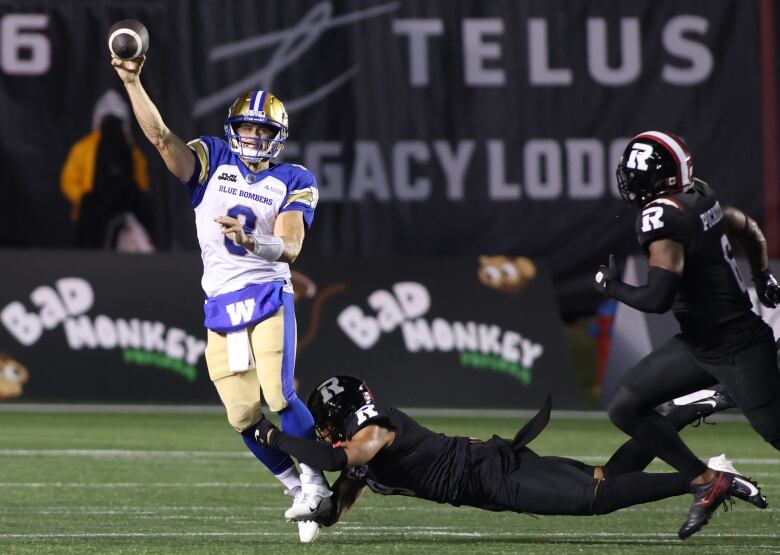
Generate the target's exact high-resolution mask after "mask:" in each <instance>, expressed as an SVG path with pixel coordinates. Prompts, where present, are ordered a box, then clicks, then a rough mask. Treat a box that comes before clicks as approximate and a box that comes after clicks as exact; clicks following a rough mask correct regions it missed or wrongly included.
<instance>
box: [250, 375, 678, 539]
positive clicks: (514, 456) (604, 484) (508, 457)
mask: <svg viewBox="0 0 780 555" xmlns="http://www.w3.org/2000/svg"><path fill="white" fill-rule="evenodd" d="M340 378H341V377H340ZM549 417H550V400H549V398H548V400H547V403H546V404H545V406H544V408H543V409H542V410H541V411H540V412H539V413H538V414H537V416H536V417H534V418H533V419H532V420H531V421H529V423H528V424H527V425H526V426H525V427H524V428H523V429H522V430H520V431H519V432H518V434H517V436H515V438H514V440H512V441H509V440H506V439H502V438H500V437H498V436H493V438H492V439H490V440H488V441H484V442H483V441H478V440H475V439H470V438H466V437H451V436H447V435H444V434H440V433H436V432H433V431H431V430H429V429H427V428H425V427H423V426H421V425H420V424H418V423H417V422H415V421H414V420H413V419H412V418H410V417H409V416H408V415H406V414H405V413H404V412H402V411H400V410H398V409H396V408H393V407H387V406H383V405H379V404H375V403H369V404H367V405H364V406H362V407H359V408H358V409H357V410H355V411H354V412H353V413H352V415H351V416H350V417H348V418H347V419H346V421H345V423H344V432H343V436H342V437H344V441H339V442H336V443H330V442H329V441H331V433H332V430H331V429H328V428H327V427H326V428H324V429H323V428H320V431H321V433H322V436H323V437H324V438H325V441H324V442H317V441H312V440H300V439H297V438H294V437H292V436H289V435H287V434H285V433H283V432H281V431H279V430H278V429H277V428H275V427H274V426H273V425H272V424H270V423H269V422H268V420H262V421H261V422H260V423H259V424H258V430H257V433H256V438H258V440H259V441H260V443H261V444H262V445H264V446H272V447H275V448H277V449H280V450H281V451H284V452H287V453H289V454H291V455H293V456H294V457H296V458H297V459H298V460H300V461H302V462H304V463H306V464H317V465H318V468H323V469H324V470H328V471H334V470H341V471H342V473H341V475H340V477H339V478H338V480H337V481H336V482H335V483H334V485H333V490H334V497H333V501H334V503H333V504H334V511H333V513H332V515H331V516H330V517H329V518H327V519H324V520H323V521H322V523H323V524H325V525H331V524H334V523H335V522H337V521H338V520H339V519H340V518H341V517H342V516H343V515H344V514H345V513H346V511H347V510H348V509H349V508H350V507H351V506H352V505H354V503H355V502H356V501H357V499H358V498H359V496H360V493H361V492H362V490H363V488H364V487H365V486H368V487H369V488H370V489H371V490H372V491H374V492H376V493H379V494H383V495H408V496H413V497H417V498H420V499H428V500H430V501H436V502H438V503H448V504H450V505H455V506H460V505H469V506H472V507H477V508H481V509H487V510H491V511H516V512H529V513H535V514H551V515H594V514H605V513H609V512H612V511H615V510H617V509H621V508H623V507H628V506H631V505H636V504H639V503H646V502H649V501H655V500H658V499H664V498H667V497H671V496H675V495H682V494H684V493H687V492H688V491H689V489H688V486H687V481H686V480H685V478H684V477H683V476H682V475H680V474H678V473H665V474H649V473H644V472H631V473H627V474H623V475H621V476H611V477H610V478H609V479H606V480H603V479H597V478H595V477H594V471H595V470H596V469H595V468H594V467H593V466H589V465H587V464H585V463H582V462H580V461H575V460H572V459H566V458H562V457H542V456H540V455H537V454H536V453H535V452H534V451H532V450H531V449H529V448H528V447H527V444H528V443H529V442H530V441H531V440H533V439H534V438H535V437H536V436H537V435H538V434H539V433H541V431H542V430H543V429H544V427H545V426H546V425H547V422H548V421H549ZM315 418H316V416H315ZM320 424H321V421H318V427H320Z"/></svg>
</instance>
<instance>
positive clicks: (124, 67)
mask: <svg viewBox="0 0 780 555" xmlns="http://www.w3.org/2000/svg"><path fill="white" fill-rule="evenodd" d="M145 61H146V57H145V56H143V57H141V58H136V59H134V60H120V59H118V58H112V60H111V65H113V66H114V69H115V70H116V72H117V73H118V74H119V78H120V79H121V80H122V83H124V85H125V90H126V91H127V94H128V96H129V97H130V103H131V104H132V106H133V113H134V114H135V118H136V120H138V125H140V126H141V130H143V132H144V135H146V138H147V139H149V142H151V143H152V144H153V145H154V146H155V148H156V149H157V150H158V151H159V152H160V156H162V159H163V161H164V162H165V165H166V166H167V167H168V170H170V172H171V173H172V174H173V175H175V176H176V177H177V178H178V179H179V180H180V181H187V180H188V179H189V178H190V177H192V173H193V172H194V171H195V154H194V153H193V152H192V151H191V150H190V149H189V147H188V146H187V144H186V143H185V142H184V141H182V140H181V139H180V138H179V137H178V136H176V135H175V134H174V133H173V132H172V131H171V130H170V129H168V126H166V125H165V122H164V121H163V119H162V116H161V115H160V112H159V110H157V107H156V106H155V105H154V103H153V102H152V100H151V99H150V98H149V95H148V94H146V90H144V88H143V85H141V69H142V68H143V65H144V62H145Z"/></svg>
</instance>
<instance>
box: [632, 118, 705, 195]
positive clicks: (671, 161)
mask: <svg viewBox="0 0 780 555" xmlns="http://www.w3.org/2000/svg"><path fill="white" fill-rule="evenodd" d="M617 180H618V190H619V191H620V196H622V197H623V200H625V201H626V202H627V203H629V204H637V205H639V206H640V207H641V206H644V205H645V204H647V203H648V202H650V201H651V200H655V199H656V198H658V197H663V196H666V195H674V194H676V193H681V192H684V191H687V190H688V189H689V188H690V187H691V186H692V185H693V161H692V160H691V153H690V152H688V148H687V147H686V146H685V143H684V142H682V140H681V139H680V138H679V137H677V136H675V135H672V134H671V133H665V132H663V131H645V132H644V133H640V134H639V135H637V136H636V137H634V138H633V139H631V140H630V141H628V145H627V146H626V149H625V150H624V151H623V156H622V157H621V158H620V163H619V164H618V167H617Z"/></svg>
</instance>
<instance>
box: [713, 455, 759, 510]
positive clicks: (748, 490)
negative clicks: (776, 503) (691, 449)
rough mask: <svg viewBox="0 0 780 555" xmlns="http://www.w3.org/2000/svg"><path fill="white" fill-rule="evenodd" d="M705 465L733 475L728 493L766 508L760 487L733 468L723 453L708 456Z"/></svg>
mask: <svg viewBox="0 0 780 555" xmlns="http://www.w3.org/2000/svg"><path fill="white" fill-rule="evenodd" d="M707 466H708V467H709V468H711V469H713V470H717V471H719V472H726V473H728V474H733V475H734V483H733V484H732V485H731V487H730V488H729V495H732V496H734V497H736V498H737V499H741V500H742V501H745V502H746V503H750V504H751V505H753V506H755V507H758V508H759V509H766V508H767V506H769V503H767V500H766V497H765V496H764V494H762V493H761V487H760V486H759V485H758V484H757V483H756V482H755V481H753V480H751V479H750V478H748V477H747V476H742V475H741V474H740V473H739V472H738V471H737V469H736V468H734V465H733V464H732V463H731V461H730V460H728V459H727V458H726V454H725V453H724V454H722V455H720V456H719V457H712V458H710V460H709V461H707Z"/></svg>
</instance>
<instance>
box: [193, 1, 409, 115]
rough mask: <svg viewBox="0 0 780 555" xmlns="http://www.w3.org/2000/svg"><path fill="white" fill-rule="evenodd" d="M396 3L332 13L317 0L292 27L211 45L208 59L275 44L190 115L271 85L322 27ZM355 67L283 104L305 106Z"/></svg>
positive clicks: (372, 14)
mask: <svg viewBox="0 0 780 555" xmlns="http://www.w3.org/2000/svg"><path fill="white" fill-rule="evenodd" d="M400 7H401V4H400V3H399V2H390V3H387V4H382V5H380V6H375V7H373V8H367V9H364V10H355V11H354V12H350V13H347V14H342V15H339V16H336V17H334V16H333V5H332V4H331V2H320V3H319V4H316V5H315V6H314V7H313V8H312V9H311V10H309V12H308V13H307V14H306V15H305V16H304V17H303V18H302V19H301V20H300V21H299V22H298V23H296V24H295V25H293V26H292V27H288V28H287V29H280V30H278V31H271V32H269V33H265V34H262V35H257V36H254V37H252V38H248V39H242V40H240V41H236V42H231V43H227V44H223V45H220V46H216V47H214V48H212V49H211V50H210V51H209V61H210V62H219V61H222V60H225V59H232V58H235V57H237V56H240V55H242V54H246V53H248V52H253V51H255V50H262V49H265V48H270V47H273V46H276V48H275V50H273V52H272V53H271V54H270V55H269V56H268V62H267V63H266V64H265V65H264V66H262V67H260V68H259V69H257V70H255V71H252V72H251V73H249V74H248V75H246V76H245V77H243V78H241V79H240V80H238V81H236V82H234V83H231V84H230V85H228V86H227V87H225V88H223V89H221V90H219V91H217V92H215V93H212V94H210V95H208V96H206V97H204V98H201V99H199V100H198V101H197V102H195V106H194V108H193V110H192V115H193V116H195V117H199V116H202V115H204V114H207V113H209V112H212V111H214V110H218V109H219V110H221V109H223V108H224V107H225V104H229V103H230V102H232V101H233V100H234V99H235V98H236V97H237V96H239V95H241V94H243V93H244V92H246V91H247V90H249V89H255V88H260V87H262V88H263V89H269V90H270V89H273V86H274V80H275V79H276V77H277V75H279V74H280V73H282V72H283V71H284V70H285V69H287V68H288V67H290V66H291V65H292V64H293V63H295V62H296V61H297V60H298V59H299V58H300V57H301V56H303V55H304V54H305V53H306V52H308V51H309V50H311V49H312V48H313V47H314V45H315V43H316V42H317V41H318V40H319V39H320V37H321V36H322V34H323V33H324V32H325V31H327V30H329V29H333V28H336V27H341V26H344V25H349V24H352V23H356V22H358V21H362V20H364V19H371V18H374V17H379V16H381V15H385V14H387V13H390V12H393V11H396V10H398V9H399V8H400ZM358 69H359V67H358V65H357V64H353V65H352V66H351V67H350V68H349V69H347V70H346V71H344V72H343V73H341V74H340V75H337V76H336V77H334V78H333V79H331V80H330V81H328V82H327V83H325V84H323V85H320V86H319V87H316V88H315V89H314V90H313V91H311V92H309V93H307V94H305V95H303V96H299V97H296V98H289V99H287V98H286V99H285V101H284V105H285V107H286V108H287V111H288V112H294V111H295V110H300V109H303V108H306V107H307V106H311V105H312V104H316V103H317V102H319V101H320V100H321V99H323V98H325V97H326V96H328V95H329V94H331V93H332V92H333V91H334V90H336V89H337V88H338V87H340V86H341V85H342V84H344V83H346V82H347V81H349V80H350V79H352V78H353V77H354V76H355V75H356V74H357V72H358Z"/></svg>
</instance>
